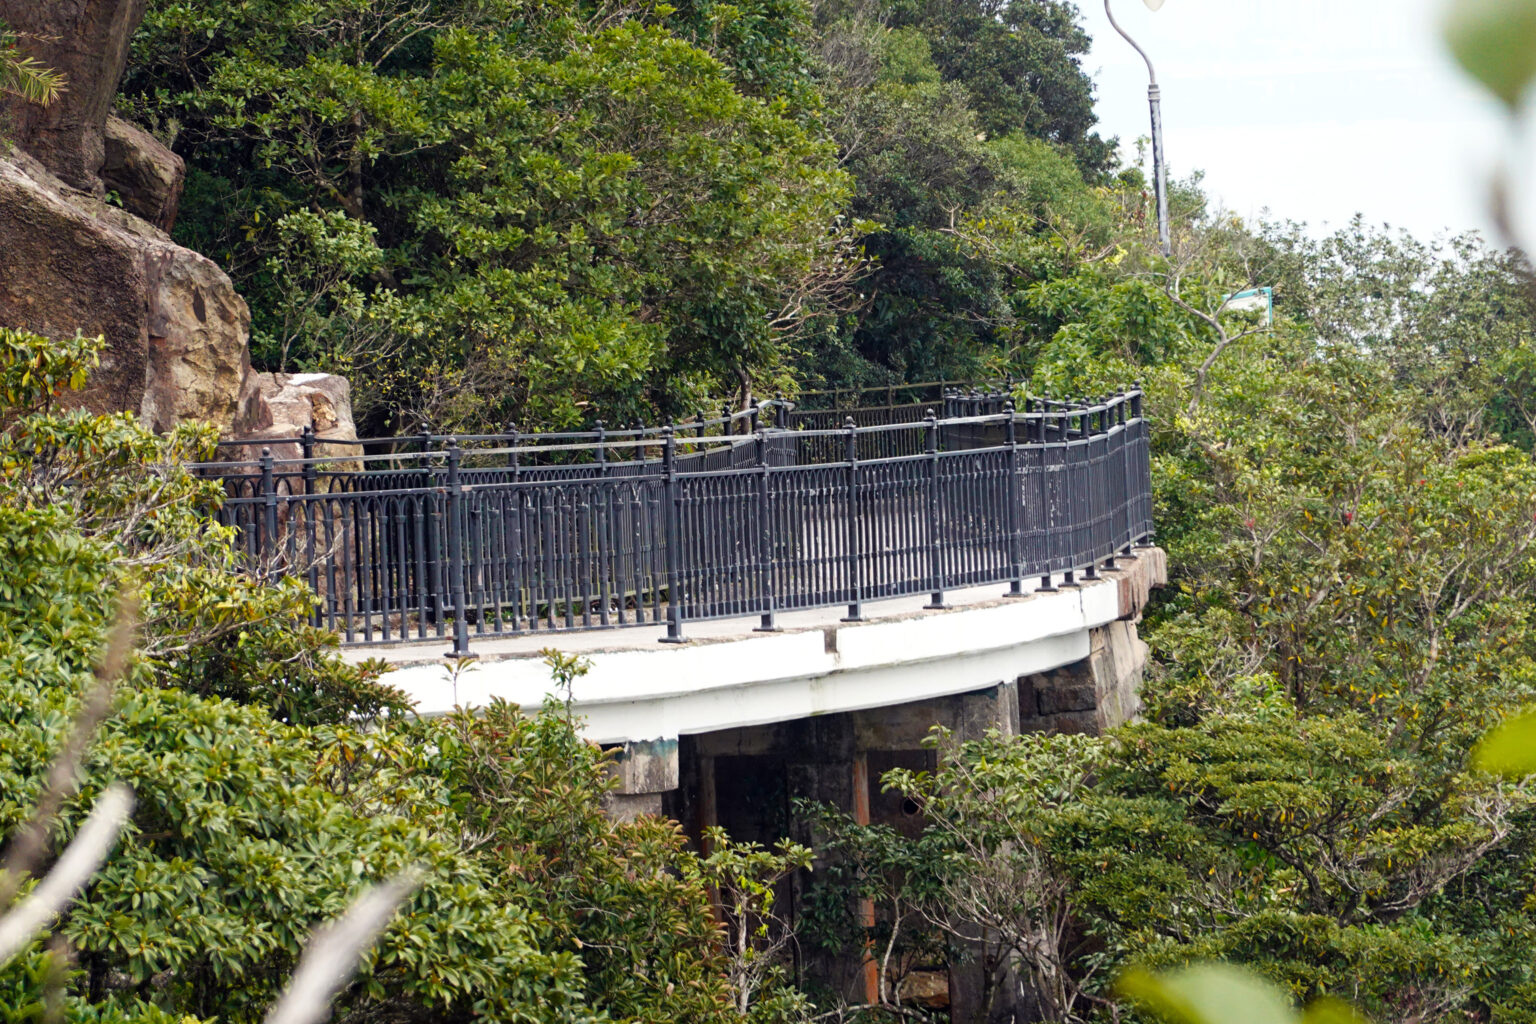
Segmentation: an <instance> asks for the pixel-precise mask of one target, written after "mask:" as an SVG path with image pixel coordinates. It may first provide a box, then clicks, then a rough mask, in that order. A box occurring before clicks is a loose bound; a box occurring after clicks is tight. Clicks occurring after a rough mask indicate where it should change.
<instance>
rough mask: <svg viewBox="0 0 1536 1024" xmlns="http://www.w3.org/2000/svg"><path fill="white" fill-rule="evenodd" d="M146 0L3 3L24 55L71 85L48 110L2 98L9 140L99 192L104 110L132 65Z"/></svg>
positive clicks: (65, 177) (1, 10)
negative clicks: (130, 55)
mask: <svg viewBox="0 0 1536 1024" xmlns="http://www.w3.org/2000/svg"><path fill="white" fill-rule="evenodd" d="M147 6H148V0H0V21H4V22H5V23H6V24H7V25H9V26H10V27H11V29H12V30H13V31H14V32H15V33H16V34H17V36H18V37H19V39H20V42H21V48H22V50H23V52H25V53H26V54H28V55H29V56H32V57H35V58H37V59H38V60H39V61H41V62H42V63H43V64H45V65H46V66H48V67H50V68H52V69H53V70H55V71H58V72H60V73H61V74H63V76H64V78H65V81H66V83H67V85H68V88H67V89H66V90H65V92H64V94H63V95H61V96H60V97H59V98H58V99H57V100H55V101H54V102H53V103H50V104H49V105H48V106H46V107H42V106H38V105H37V104H35V103H27V102H25V101H24V100H21V99H20V98H17V97H10V98H3V97H0V109H3V112H5V113H6V114H8V116H9V120H10V122H11V137H12V141H14V142H15V143H16V144H17V145H19V146H20V147H21V148H22V149H24V150H26V151H27V152H28V153H29V154H31V155H32V156H33V157H34V158H36V159H37V160H38V162H39V163H41V164H42V165H43V166H44V167H46V168H47V169H48V170H49V171H51V172H52V173H53V174H54V175H56V176H57V177H58V178H60V179H61V180H62V181H64V182H65V183H66V184H69V185H72V186H74V187H75V188H77V189H81V190H83V191H86V192H91V193H94V194H96V195H101V194H102V186H101V180H100V179H99V178H98V176H97V175H98V174H99V172H100V170H101V165H102V162H103V160H104V159H105V157H106V125H107V113H108V111H110V110H111V109H112V98H113V96H115V95H116V94H117V83H118V81H119V80H120V79H121V78H122V77H123V69H124V67H126V66H127V63H128V41H129V40H130V39H131V38H132V37H133V32H134V30H135V29H136V28H138V27H139V22H141V21H143V20H144V10H145V8H146V7H147Z"/></svg>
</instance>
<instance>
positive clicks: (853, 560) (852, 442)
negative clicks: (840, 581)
mask: <svg viewBox="0 0 1536 1024" xmlns="http://www.w3.org/2000/svg"><path fill="white" fill-rule="evenodd" d="M843 430H844V431H845V434H846V437H847V441H846V450H845V451H844V453H843V454H844V458H845V459H846V461H847V463H848V465H847V469H846V477H845V479H846V480H847V482H848V483H847V486H848V519H847V522H846V523H845V524H844V527H845V533H844V536H845V538H846V542H847V544H848V614H847V615H846V616H845V617H844V618H843V621H844V622H863V621H864V600H863V588H862V586H861V585H860V580H859V575H860V574H859V525H860V514H859V428H858V425H857V424H856V423H854V421H853V417H852V416H849V417H846V418H845V419H844V420H843Z"/></svg>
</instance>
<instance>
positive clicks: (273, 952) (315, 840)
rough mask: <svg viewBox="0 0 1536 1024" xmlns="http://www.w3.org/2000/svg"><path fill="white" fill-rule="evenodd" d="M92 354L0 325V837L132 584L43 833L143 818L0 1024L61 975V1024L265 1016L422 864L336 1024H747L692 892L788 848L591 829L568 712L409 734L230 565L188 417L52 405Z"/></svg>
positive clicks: (12, 978) (32, 798)
mask: <svg viewBox="0 0 1536 1024" xmlns="http://www.w3.org/2000/svg"><path fill="white" fill-rule="evenodd" d="M99 344H100V343H99V341H98V340H87V339H77V340H75V341H74V342H72V343H68V344H62V345H60V344H56V343H52V342H49V341H47V340H46V339H43V338H39V337H36V336H33V335H28V334H23V333H20V332H15V331H10V330H6V331H3V332H0V422H3V423H4V424H5V429H4V432H3V433H0V473H3V474H4V476H5V486H4V487H3V488H0V554H3V557H0V738H3V742H0V834H6V835H12V834H14V833H15V832H16V831H17V830H18V829H19V828H20V826H21V825H22V824H23V823H24V822H25V821H26V820H27V819H28V817H29V816H30V814H31V812H32V809H33V807H34V805H35V804H36V803H37V801H38V797H39V794H40V791H41V786H42V780H43V778H44V776H45V775H46V772H47V768H48V765H49V764H50V762H51V761H52V759H53V758H54V757H55V756H56V754H57V752H58V750H59V749H60V747H61V745H62V743H63V739H64V736H65V734H66V733H67V732H68V731H69V729H70V727H71V721H72V719H73V717H74V714H75V710H76V708H77V707H78V706H79V704H80V700H81V694H82V693H83V691H84V690H85V689H87V688H88V687H89V686H90V679H91V677H92V673H91V670H92V666H93V663H94V661H95V659H96V658H97V657H98V656H99V653H100V647H101V645H102V642H103V637H104V634H105V631H106V627H107V626H108V624H109V623H110V622H111V620H112V618H113V616H114V608H115V606H116V605H118V603H119V597H118V596H119V595H130V594H131V595H133V596H135V597H137V599H138V602H139V604H140V607H141V616H142V624H141V626H140V644H139V649H138V651H137V652H136V654H135V657H134V660H133V664H132V666H131V668H130V670H129V671H128V673H127V677H126V678H125V679H123V680H122V681H121V683H120V685H119V687H118V693H117V697H116V700H115V703H114V705H113V708H112V714H111V716H110V718H109V719H108V721H107V722H106V724H105V726H104V727H103V728H102V729H101V731H100V735H98V736H97V737H96V738H95V741H94V743H93V744H92V746H91V748H90V751H89V754H88V756H87V759H86V762H85V765H84V772H83V774H84V783H83V785H82V787H81V789H80V792H79V794H78V795H77V796H76V797H74V798H73V799H71V800H70V801H69V803H68V804H67V806H66V808H65V811H64V814H63V815H62V818H61V820H60V822H59V823H58V825H57V828H56V830H55V832H56V838H57V839H58V840H59V841H60V842H63V841H67V840H68V839H69V837H70V836H71V835H73V834H74V832H75V830H76V829H77V828H78V826H79V823H80V820H81V817H82V814H83V811H84V810H85V809H88V808H89V806H90V805H91V803H92V801H93V800H94V798H95V795H96V794H97V793H98V792H100V790H101V788H102V787H103V786H104V785H105V784H106V783H107V782H109V781H113V780H118V781H123V782H126V783H128V784H129V785H131V787H132V788H133V790H134V791H135V792H136V794H137V807H136V810H135V813H134V816H133V819H132V823H131V825H130V827H129V828H128V830H127V831H126V833H125V834H124V835H123V837H122V838H121V839H120V841H119V843H118V846H117V848H116V850H115V851H114V852H113V854H112V855H111V857H110V859H109V860H108V861H107V863H106V865H105V866H104V867H103V868H102V869H101V871H100V872H98V873H97V875H96V877H95V878H94V879H93V881H92V884H91V885H90V887H89V889H88V890H87V892H86V893H85V895H84V896H83V897H82V898H81V899H80V900H79V901H77V903H76V904H75V905H74V906H73V907H72V908H71V910H70V911H69V913H68V914H67V916H66V917H65V918H64V919H63V921H62V922H61V923H60V924H59V926H58V932H59V934H61V935H62V936H63V937H64V938H65V939H66V940H67V941H68V943H69V946H70V948H71V949H72V950H73V952H74V956H75V958H76V962H77V964H78V970H75V971H72V972H71V971H65V972H64V975H59V974H58V971H59V966H58V964H57V962H54V963H53V965H52V966H50V961H49V960H48V959H47V958H45V957H43V956H41V955H37V954H33V955H29V956H26V957H22V958H18V959H17V960H16V961H15V962H13V963H11V964H0V1003H3V1004H4V1006H5V1007H6V1012H7V1013H8V1014H10V1013H14V1014H18V1015H20V1018H21V1019H25V1018H26V1017H27V1016H28V1014H30V1013H32V1012H34V1011H39V1010H41V1008H42V1003H41V1002H40V1000H43V997H44V995H45V994H46V990H47V988H48V978H49V977H50V976H68V977H69V978H70V980H69V981H68V985H67V992H68V998H67V1000H66V1001H65V1004H64V1005H65V1011H66V1012H67V1014H68V1016H69V1018H70V1019H73V1020H97V1019H101V1020H118V1019H138V1020H144V1021H151V1022H159V1021H162V1020H165V1019H170V1018H167V1017H165V1014H169V1015H170V1017H171V1018H174V1017H177V1016H181V1015H187V1014H190V1015H192V1016H195V1017H197V1018H199V1019H209V1018H218V1019H220V1020H229V1021H240V1020H253V1019H259V1018H260V1016H261V1014H262V1013H264V1012H265V1009H266V1007H267V1006H268V1005H269V1004H270V1002H271V1001H272V999H273V998H274V996H275V995H276V992H277V990H278V988H279V986H280V985H281V984H282V983H283V982H284V980H285V979H286V978H287V976H288V975H289V973H290V972H291V970H292V969H293V966H294V964H295V961H296V958H297V954H298V952H299V949H300V947H301V944H302V943H303V941H304V940H305V938H306V937H307V935H308V934H309V932H310V931H311V930H312V929H313V928H314V927H315V926H316V925H317V924H319V923H320V922H322V921H325V920H326V919H328V918H330V917H333V916H335V915H337V914H338V913H340V911H341V910H342V909H344V908H345V907H346V905H347V903H348V901H349V899H350V898H351V897H352V896H353V895H354V894H355V893H356V892H357V891H358V890H359V889H360V888H361V887H363V886H364V885H365V884H367V883H368V882H370V881H373V880H380V879H383V878H387V877H390V876H391V875H393V874H395V873H396V872H398V871H400V870H402V869H403V868H405V867H407V866H409V865H417V866H419V867H420V868H421V869H422V870H423V872H424V877H425V881H424V884H423V885H422V886H421V888H420V889H419V891H418V892H417V893H416V894H415V895H414V896H413V897H412V898H411V900H410V902H409V904H408V906H407V907H406V908H405V910H404V911H403V912H402V913H401V915H400V916H399V917H398V918H397V919H396V921H395V922H394V924H393V925H391V926H390V928H389V930H388V931H387V932H386V933H385V935H384V936H383V938H382V939H381V940H380V941H379V943H378V944H377V946H376V947H375V948H374V950H373V951H372V953H371V954H370V955H369V957H368V958H367V961H366V964H365V972H364V974H363V976H362V978H361V980H360V981H359V982H358V983H357V984H356V985H354V986H353V987H352V988H350V989H349V990H348V991H347V993H346V994H345V995H344V997H343V1000H342V1007H341V1010H340V1013H341V1016H342V1019H345V1020H350V1021H377V1020H416V1019H423V1018H427V1017H434V1018H441V1019H467V1018H469V1017H475V1018H479V1019H485V1020H498V1021H597V1020H656V1019H668V1020H678V1021H710V1020H725V1019H731V1018H735V1017H736V1016H737V1010H736V1005H737V998H736V994H735V992H734V990H733V988H732V984H731V975H730V974H729V972H728V968H727V966H726V963H727V960H728V958H727V957H725V955H724V953H723V950H724V947H723V946H721V945H718V944H717V926H716V923H715V920H714V918H713V917H712V915H711V909H710V908H711V903H710V897H709V892H708V890H707V888H706V883H708V884H715V885H718V884H720V880H721V872H722V869H721V867H720V865H719V864H718V863H717V861H718V860H719V857H721V856H732V855H735V856H737V861H736V862H735V863H736V864H737V870H736V875H735V876H733V877H738V878H740V879H741V880H742V883H741V884H746V883H747V882H748V881H750V879H751V878H753V877H755V873H756V872H757V871H758V870H762V871H765V872H769V873H771V872H774V871H782V870H783V863H784V862H783V861H782V858H774V857H770V858H768V860H767V861H766V862H764V861H763V860H762V858H761V857H759V858H757V859H756V860H753V861H751V862H750V863H749V864H748V865H747V866H746V867H741V866H740V858H741V857H742V856H747V855H748V854H749V853H750V851H747V850H742V849H739V848H736V847H733V846H732V845H731V844H729V843H728V842H725V841H723V840H722V848H721V851H720V853H719V854H718V855H717V857H716V858H715V859H714V860H703V859H700V858H698V857H696V856H694V855H692V854H690V853H688V852H686V851H685V849H684V846H683V837H682V835H681V833H680V832H679V830H678V829H677V827H676V826H675V825H674V824H672V823H670V822H665V821H661V820H658V819H645V820H642V821H640V822H637V823H634V824H616V823H614V822H611V821H609V820H608V819H607V818H606V817H605V816H604V814H603V810H602V800H603V796H604V794H605V793H606V792H607V790H608V789H609V788H610V786H611V784H612V783H611V779H610V772H609V767H608V764H607V760H606V758H605V757H604V755H603V754H602V752H601V751H600V750H598V749H597V748H596V747H594V746H592V745H590V744H588V743H586V742H584V741H582V740H581V739H580V738H579V737H578V735H577V733H576V730H575V726H574V724H573V723H572V722H571V721H570V719H569V717H568V715H566V714H565V712H564V710H563V709H562V708H561V707H558V706H555V707H551V708H549V709H547V710H546V712H545V713H544V714H542V715H538V716H532V717H529V716H525V715H522V714H520V713H519V712H518V711H517V709H515V708H512V707H508V706H497V707H493V708H490V709H488V710H486V711H485V712H484V713H483V714H480V715H470V714H462V715H455V716H452V717H449V718H447V719H444V720H438V721H431V722H418V721H413V720H407V719H402V718H399V717H398V711H399V710H400V708H401V704H400V701H399V698H398V695H396V694H394V693H393V692H392V691H390V690H388V689H386V688H384V687H381V686H380V685H378V684H377V683H375V682H373V681H372V675H373V673H372V670H371V669H367V668H363V669H358V668H351V667H348V666H347V665H346V664H344V663H343V662H342V661H340V660H339V659H338V658H336V657H335V656H334V653H333V651H332V650H331V648H333V647H334V645H335V640H334V638H332V637H329V636H326V635H324V634H323V633H321V632H320V631H319V630H316V629H313V628H311V627H309V626H307V625H306V624H305V617H306V615H307V612H308V610H309V606H310V602H311V600H312V599H311V598H310V597H308V596H307V595H306V594H305V593H304V592H303V590H302V589H299V588H294V587H290V586H288V585H268V586H261V585H257V584H255V583H253V582H252V581H251V580H250V579H249V578H247V577H246V576H244V575H242V574H241V573H240V572H239V571H238V570H239V569H240V568H241V567H240V566H239V565H238V564H236V562H235V556H233V555H232V554H231V551H232V550H233V548H232V545H231V544H230V543H229V538H228V537H227V536H225V533H224V529H223V528H222V527H219V526H217V525H216V524H215V523H214V522H213V521H212V520H211V519H210V518H209V516H208V514H207V508H208V505H209V503H210V501H213V500H216V494H215V493H211V492H210V491H209V487H210V484H209V483H208V482H206V481H203V480H199V479H197V478H194V477H192V476H191V475H189V474H188V472H187V470H186V469H185V467H184V460H185V459H186V458H187V456H188V455H189V454H191V453H193V452H194V451H197V450H200V447H199V446H200V445H202V444H204V443H206V441H207V440H208V439H207V437H206V436H205V433H204V432H203V431H202V430H201V428H196V429H194V428H186V429H182V430H178V431H176V432H174V433H173V434H171V435H170V436H168V437H165V438H157V437H155V436H153V435H151V434H149V433H148V432H146V431H145V430H144V429H143V428H142V427H140V426H138V425H137V424H136V423H135V422H134V420H133V418H132V417H131V416H124V415H106V416H102V415H94V414H90V413H88V412H84V411H78V410H76V411H60V410H58V409H57V407H56V399H57V398H58V396H59V395H60V394H61V393H62V392H64V391H66V390H67V389H68V388H69V387H70V386H72V385H73V386H78V385H79V383H80V382H81V381H82V380H83V379H84V375H85V370H86V368H87V366H88V365H89V363H90V361H91V359H92V358H93V356H94V353H95V352H96V350H97V349H98V347H99ZM556 667H557V668H558V669H560V670H561V671H563V672H564V673H566V675H567V676H569V675H570V674H571V673H573V672H575V671H577V668H576V666H574V665H572V664H570V663H568V662H556ZM384 711H395V712H397V714H396V715H395V716H392V717H390V718H387V719H383V720H380V721H379V722H377V723H375V728H373V729H371V730H368V731H363V730H362V729H361V726H363V725H365V724H366V718H367V717H370V716H373V715H377V714H379V713H380V712H384ZM281 719H287V720H288V721H286V722H285V721H283V720H281ZM749 946H750V948H752V949H754V950H755V949H756V948H757V943H756V940H755V939H754V940H753V942H751V943H749ZM717 950H720V951H721V952H719V953H717V952H716V951H717ZM769 995H770V997H771V998H770V999H769V1000H768V1001H767V1003H766V1004H765V1005H770V1006H771V1005H774V1003H773V998H778V997H777V996H775V995H774V994H773V993H771V992H770V993H769ZM44 1001H45V1000H44ZM29 1007H30V1009H29Z"/></svg>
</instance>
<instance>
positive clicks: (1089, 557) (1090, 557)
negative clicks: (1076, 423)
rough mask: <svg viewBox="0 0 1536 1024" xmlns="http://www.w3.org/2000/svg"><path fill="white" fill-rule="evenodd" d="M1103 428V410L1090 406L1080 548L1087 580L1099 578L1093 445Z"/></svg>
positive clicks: (1093, 400)
mask: <svg viewBox="0 0 1536 1024" xmlns="http://www.w3.org/2000/svg"><path fill="white" fill-rule="evenodd" d="M1087 401H1088V402H1089V403H1091V404H1093V403H1098V402H1099V401H1100V400H1099V399H1097V398H1090V399H1088V400H1087ZM1095 423H1097V424H1098V427H1097V430H1096V429H1095V426H1094V425H1095ZM1103 429H1104V414H1103V411H1102V410H1100V411H1098V412H1094V411H1093V410H1092V408H1091V407H1090V409H1089V411H1088V412H1087V413H1086V414H1085V415H1084V416H1083V433H1085V434H1086V435H1087V437H1088V439H1087V443H1086V444H1085V445H1084V446H1083V451H1084V452H1086V453H1087V460H1086V463H1085V470H1086V471H1085V472H1084V473H1083V501H1082V506H1083V512H1082V518H1083V531H1084V536H1083V540H1082V546H1081V547H1080V549H1079V550H1080V552H1081V555H1082V557H1083V559H1084V560H1085V561H1086V562H1087V563H1088V564H1087V566H1086V567H1085V568H1084V569H1083V579H1085V580H1096V579H1098V578H1099V556H1098V554H1097V553H1096V552H1095V551H1094V548H1095V547H1096V541H1097V538H1096V537H1095V533H1096V527H1097V521H1098V515H1097V512H1098V508H1099V501H1098V496H1099V488H1098V483H1099V475H1098V474H1097V473H1095V472H1094V471H1093V470H1094V457H1093V446H1094V438H1095V437H1098V436H1100V435H1101V433H1102V431H1103Z"/></svg>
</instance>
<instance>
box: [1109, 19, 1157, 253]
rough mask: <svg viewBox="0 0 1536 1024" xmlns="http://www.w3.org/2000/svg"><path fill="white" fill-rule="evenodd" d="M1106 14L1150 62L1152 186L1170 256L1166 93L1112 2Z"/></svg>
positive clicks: (1144, 53) (1149, 96) (1123, 35)
mask: <svg viewBox="0 0 1536 1024" xmlns="http://www.w3.org/2000/svg"><path fill="white" fill-rule="evenodd" d="M1142 3H1144V4H1146V5H1147V6H1148V7H1149V8H1151V9H1152V10H1154V11H1155V10H1157V9H1158V8H1160V7H1162V6H1163V0H1142ZM1104 13H1105V14H1107V15H1109V23H1110V24H1111V25H1113V26H1114V29H1115V31H1116V32H1119V33H1120V35H1121V36H1122V37H1123V38H1124V39H1125V41H1126V42H1128V43H1130V44H1131V47H1132V48H1133V49H1134V50H1135V51H1136V52H1137V53H1139V54H1141V59H1142V60H1144V61H1146V62H1147V77H1148V78H1150V79H1151V84H1150V85H1148V86H1147V102H1148V103H1149V104H1150V105H1151V107H1152V169H1153V186H1152V187H1153V189H1154V190H1155V192H1156V196H1157V241H1158V244H1159V245H1160V246H1161V247H1162V250H1163V255H1164V256H1171V255H1173V243H1172V241H1171V240H1170V238H1169V235H1168V167H1167V165H1166V164H1164V163H1163V92H1162V90H1161V89H1159V88H1158V85H1157V71H1156V70H1155V69H1154V68H1153V67H1152V58H1150V57H1148V56H1147V51H1146V50H1143V49H1142V48H1141V47H1140V46H1139V45H1137V43H1136V40H1134V39H1132V38H1131V37H1130V36H1129V35H1127V34H1126V31H1125V29H1123V28H1121V27H1120V23H1119V22H1118V21H1116V20H1115V13H1114V12H1113V11H1111V10H1110V9H1109V0H1104Z"/></svg>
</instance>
